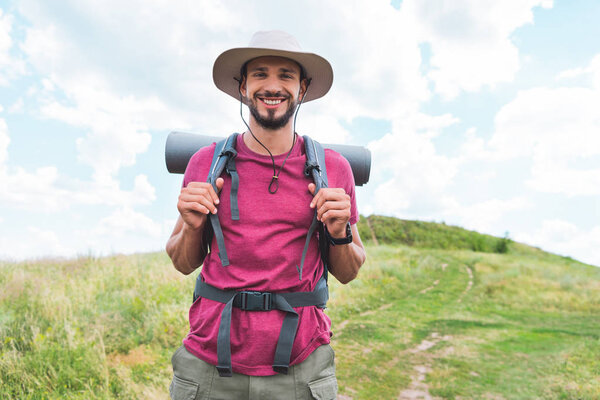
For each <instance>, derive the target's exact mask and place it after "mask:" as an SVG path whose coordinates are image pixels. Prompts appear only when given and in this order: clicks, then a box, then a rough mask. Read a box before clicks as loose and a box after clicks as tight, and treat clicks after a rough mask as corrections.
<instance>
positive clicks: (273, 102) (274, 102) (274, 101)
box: [258, 97, 286, 108]
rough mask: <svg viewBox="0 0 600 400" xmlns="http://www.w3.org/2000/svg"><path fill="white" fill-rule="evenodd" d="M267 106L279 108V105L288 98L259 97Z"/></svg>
mask: <svg viewBox="0 0 600 400" xmlns="http://www.w3.org/2000/svg"><path fill="white" fill-rule="evenodd" d="M258 99H259V100H260V101H261V102H262V103H263V104H264V105H265V106H266V107H267V108H277V107H279V105H280V104H281V103H283V102H284V101H285V100H286V98H282V97H279V98H266V97H259V98H258Z"/></svg>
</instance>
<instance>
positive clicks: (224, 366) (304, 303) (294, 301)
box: [193, 133, 329, 377]
mask: <svg viewBox="0 0 600 400" xmlns="http://www.w3.org/2000/svg"><path fill="white" fill-rule="evenodd" d="M238 135H239V134H238V133H234V134H232V135H230V136H229V137H228V138H226V139H224V140H222V141H220V142H218V143H217V145H216V147H215V152H214V155H213V159H212V163H211V165H210V169H209V173H208V177H207V182H208V183H210V184H211V185H212V186H213V188H214V189H215V192H218V190H217V186H216V180H217V178H218V177H220V176H221V174H222V173H223V171H225V172H226V173H227V174H228V175H230V176H231V194H230V203H231V218H232V219H233V220H239V218H240V216H239V208H238V202H237V194H238V188H239V176H238V173H237V170H236V168H235V158H236V156H237V151H236V150H235V144H236V141H237V136H238ZM303 138H304V146H305V153H306V164H305V167H304V174H305V175H306V176H309V177H312V178H313V181H314V183H315V185H316V189H315V193H316V192H318V191H319V190H320V189H321V188H325V187H327V185H328V182H327V171H326V168H325V150H324V149H323V146H321V144H320V143H319V142H317V141H315V140H312V139H311V138H310V137H308V136H303ZM208 218H209V220H210V224H211V226H210V228H209V229H207V230H206V236H205V243H209V245H210V243H212V235H214V237H215V239H216V242H217V246H218V249H219V251H218V255H219V259H220V260H221V264H222V266H223V267H227V266H228V265H229V258H228V257H227V250H226V245H225V240H224V238H223V231H222V229H221V223H220V222H219V216H218V215H217V214H208ZM317 230H318V232H319V250H320V254H321V259H322V260H323V274H322V275H321V278H320V279H319V281H318V282H317V285H316V286H315V289H314V290H313V291H312V292H292V293H271V292H256V291H239V292H238V291H235V290H221V289H218V288H216V287H214V286H212V285H209V284H208V283H206V282H204V281H202V278H201V275H200V274H199V275H198V278H197V279H196V287H195V289H194V297H193V299H194V301H196V299H197V298H198V297H204V298H207V299H210V300H213V301H218V302H220V303H223V304H225V307H224V308H223V312H222V313H221V321H220V324H219V333H218V339H217V358H218V363H217V370H218V372H219V375H220V376H222V377H230V376H232V368H231V344H230V332H231V313H232V308H233V307H237V308H240V309H242V310H245V311H270V310H281V311H285V312H286V315H285V317H284V319H283V324H282V325H281V331H280V333H279V339H278V340H277V347H276V349H275V357H274V360H273V370H274V371H275V372H277V373H281V374H287V372H288V369H289V363H290V357H291V353H292V345H293V343H294V338H295V337H296V331H297V329H298V314H297V313H296V311H294V307H308V306H317V307H319V308H322V309H324V308H325V306H326V303H327V300H328V299H329V288H328V286H327V270H328V266H327V265H328V264H327V256H328V249H329V244H328V242H327V240H326V238H325V233H324V227H323V224H322V223H321V222H319V221H317V211H316V210H315V214H314V216H313V220H312V223H311V225H310V227H309V229H308V233H307V235H306V242H305V245H304V250H303V252H302V257H301V261H300V265H299V266H298V265H296V269H297V270H298V276H299V279H300V280H302V269H303V266H304V260H305V258H306V253H307V251H308V246H309V243H310V239H311V238H312V236H313V234H314V233H315V231H317Z"/></svg>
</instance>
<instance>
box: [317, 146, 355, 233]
mask: <svg viewBox="0 0 600 400" xmlns="http://www.w3.org/2000/svg"><path fill="white" fill-rule="evenodd" d="M325 165H326V167H327V180H328V181H329V187H331V188H342V189H344V191H345V192H346V193H347V194H348V195H349V196H350V225H354V224H356V223H357V222H358V218H359V216H358V215H359V214H358V208H357V206H356V192H355V186H354V175H353V174H352V168H351V167H350V163H349V162H348V160H346V159H345V158H344V156H342V155H341V154H339V153H337V152H335V151H333V150H330V149H326V150H325Z"/></svg>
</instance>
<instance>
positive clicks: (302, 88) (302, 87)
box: [298, 78, 308, 101]
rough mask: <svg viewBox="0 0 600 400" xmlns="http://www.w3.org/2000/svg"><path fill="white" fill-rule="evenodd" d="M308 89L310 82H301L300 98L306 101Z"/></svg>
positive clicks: (304, 80) (305, 80)
mask: <svg viewBox="0 0 600 400" xmlns="http://www.w3.org/2000/svg"><path fill="white" fill-rule="evenodd" d="M307 87H308V80H307V79H306V78H304V79H302V80H301V81H300V90H299V91H298V98H299V99H301V100H303V101H304V94H305V93H306V88H307Z"/></svg>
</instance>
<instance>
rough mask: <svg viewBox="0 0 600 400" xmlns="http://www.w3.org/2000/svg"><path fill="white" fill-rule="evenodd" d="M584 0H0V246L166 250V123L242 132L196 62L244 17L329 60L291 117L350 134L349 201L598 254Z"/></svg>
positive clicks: (594, 58) (14, 249) (329, 137)
mask: <svg viewBox="0 0 600 400" xmlns="http://www.w3.org/2000/svg"><path fill="white" fill-rule="evenodd" d="M599 19H600V2H597V1H593V0H569V1H567V0H556V1H552V0H503V1H497V0H453V1H450V0H447V1H444V0H402V1H399V0H392V1H391V2H390V1H368V2H367V1H357V0H356V1H349V0H345V1H328V2H324V1H317V0H306V1H302V2H299V1H282V0H280V1H248V0H243V1H242V0H231V1H208V0H196V1H165V0H154V1H149V0H143V1H142V0H139V1H133V0H132V1H122V0H119V1H116V0H103V1H99V0H77V1H74V0H73V1H61V2H47V1H41V0H37V1H36V0H22V1H10V0H8V1H7V0H0V259H3V260H8V261H16V260H24V259H37V258H42V257H78V256H102V255H108V254H113V253H134V252H146V251H156V250H162V249H164V246H165V243H166V241H167V239H168V237H169V236H170V233H171V231H172V229H173V226H174V224H175V221H176V219H177V216H178V213H177V208H176V202H177V196H178V194H179V189H180V186H181V180H182V175H176V174H169V173H168V172H167V170H166V167H165V161H164V147H165V141H166V138H167V135H168V134H169V132H171V131H185V132H194V133H199V134H204V135H211V136H226V135H228V134H230V133H232V132H235V131H243V130H244V125H243V123H242V121H241V119H240V118H239V108H238V107H239V105H238V103H237V102H236V101H235V100H234V99H232V98H230V97H229V96H227V95H225V94H224V93H222V92H220V91H219V90H218V89H216V87H215V86H214V84H213V81H212V65H213V62H214V60H215V58H216V57H217V56H218V55H219V54H220V53H221V52H223V51H225V50H227V49H229V48H233V47H243V46H245V45H247V44H248V42H249V40H250V37H251V35H252V33H254V32H255V31H258V30H271V29H279V30H285V31H287V32H289V33H291V34H292V35H294V36H295V37H296V38H297V39H298V41H299V42H300V44H301V46H302V48H303V49H304V50H306V51H310V52H314V53H317V54H320V55H321V56H323V57H325V58H327V59H328V60H329V61H330V63H331V64H332V66H333V70H334V76H335V78H334V83H333V87H332V89H331V91H330V92H329V93H328V94H327V96H325V97H324V98H322V99H319V100H316V101H313V102H310V103H307V104H305V105H303V106H302V109H301V110H300V112H299V114H298V121H297V126H296V128H297V131H298V132H299V133H300V134H309V135H310V136H312V137H314V138H315V139H317V140H320V141H322V142H324V143H344V144H352V145H360V146H365V147H367V148H368V149H369V150H370V151H371V153H372V168H371V179H370V182H369V183H368V184H367V185H366V186H363V187H359V188H357V199H358V207H359V211H360V213H361V214H362V215H371V214H378V215H388V216H395V217H399V218H404V219H418V220H424V221H436V222H444V223H446V224H451V225H458V226H462V227H465V228H468V229H472V230H476V231H479V232H483V233H489V234H492V235H497V236H504V235H506V234H508V236H509V237H510V238H511V239H513V240H516V241H520V242H524V243H527V244H530V245H534V246H538V247H541V248H542V249H544V250H547V251H550V252H553V253H557V254H561V255H565V256H570V257H573V258H575V259H578V260H581V261H584V262H587V263H590V264H593V265H600V252H599V251H598V248H599V245H600V200H599V198H600V197H599V196H600V40H598V38H600V24H598V23H597V21H598V20H599Z"/></svg>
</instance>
